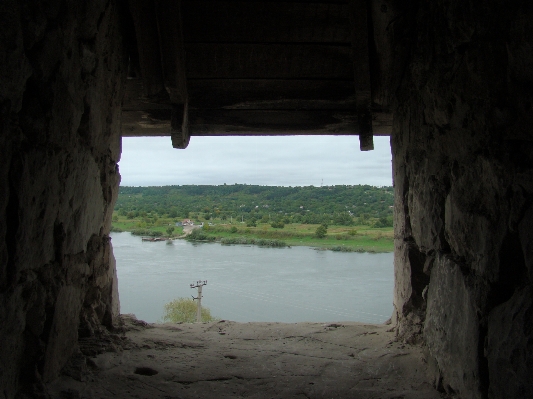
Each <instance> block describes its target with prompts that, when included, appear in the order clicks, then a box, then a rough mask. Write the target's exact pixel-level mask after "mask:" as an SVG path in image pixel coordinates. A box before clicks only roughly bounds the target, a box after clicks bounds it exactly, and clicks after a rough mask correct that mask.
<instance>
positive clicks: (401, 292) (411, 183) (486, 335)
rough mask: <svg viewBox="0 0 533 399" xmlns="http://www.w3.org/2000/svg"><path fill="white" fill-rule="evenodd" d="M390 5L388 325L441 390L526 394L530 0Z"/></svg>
mask: <svg viewBox="0 0 533 399" xmlns="http://www.w3.org/2000/svg"><path fill="white" fill-rule="evenodd" d="M398 3H400V2H398ZM396 12H397V15H398V18H397V19H396V20H395V21H394V22H393V24H392V25H393V26H392V29H393V32H394V40H396V42H397V47H396V48H397V51H398V52H399V53H401V56H400V57H397V58H396V62H397V64H396V67H397V69H396V70H397V73H398V74H399V75H401V77H400V78H399V79H398V80H399V81H400V83H399V86H398V89H397V92H396V105H395V113H394V118H395V122H394V134H393V137H392V139H391V143H392V151H393V167H394V172H393V173H394V185H395V201H396V204H395V223H396V224H395V229H396V231H395V234H396V237H395V245H396V253H395V276H396V287H395V296H394V307H395V319H396V322H397V323H398V334H399V336H400V337H401V338H402V339H404V340H406V341H417V340H419V341H424V342H425V343H426V345H427V350H428V353H429V359H430V363H431V365H432V367H433V370H434V377H435V386H436V387H437V388H438V389H440V390H443V391H446V392H448V393H455V394H457V395H458V396H459V397H464V398H483V397H489V398H503V397H505V398H525V397H533V386H532V385H533V384H532V383H531V379H530V376H531V375H533V319H532V316H533V301H532V299H533V298H532V292H533V252H532V246H533V244H532V238H533V237H532V236H533V231H532V226H533V134H532V133H531V126H532V125H533V107H532V104H533V52H532V47H533V7H532V5H531V3H530V2H529V3H528V2H522V1H511V2H503V1H500V2H498V1H495V2H490V4H489V3H487V2H482V1H472V0H470V1H464V0H447V1H420V2H417V3H412V4H409V5H406V4H400V5H398V6H397V9H396ZM402 60H405V62H403V61H402ZM400 61H402V63H400Z"/></svg>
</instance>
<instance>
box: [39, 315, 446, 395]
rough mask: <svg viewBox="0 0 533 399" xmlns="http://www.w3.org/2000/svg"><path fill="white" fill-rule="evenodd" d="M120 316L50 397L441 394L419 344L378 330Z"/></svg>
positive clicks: (356, 326)
mask: <svg viewBox="0 0 533 399" xmlns="http://www.w3.org/2000/svg"><path fill="white" fill-rule="evenodd" d="M123 320H124V332H125V336H124V335H123V336H116V337H115V338H114V340H115V341H118V342H115V343H113V342H112V341H113V340H111V341H108V346H107V349H105V348H104V347H105V346H106V344H105V342H98V343H96V342H93V343H92V344H91V343H87V344H86V345H85V346H84V344H83V342H82V344H81V346H82V350H83V351H84V353H85V354H88V353H89V354H90V353H91V351H93V353H94V356H89V357H88V358H86V357H84V356H81V355H80V357H79V358H78V362H77V364H76V361H73V362H71V365H70V366H69V367H67V368H66V369H65V370H64V374H63V375H62V376H61V377H60V378H59V379H57V380H56V381H54V382H53V383H51V384H49V385H48V387H47V388H48V390H49V394H50V395H51V397H53V398H74V399H79V398H94V399H96V398H99V399H107V398H115V399H116V398H151V399H154V398H161V399H163V398H164V399H178V398H179V399H186V398H257V399H260V398H302V399H310V398H313V399H314V398H317V399H318V398H388V399H400V398H401V399H410V398H420V399H422V398H424V399H432V398H442V396H441V395H440V394H439V393H438V392H437V391H436V390H434V388H433V387H432V386H431V384H430V383H429V382H428V378H427V376H426V372H425V369H426V365H425V361H424V356H423V354H422V350H421V348H419V347H416V346H407V345H404V344H402V343H399V342H396V341H395V339H394V332H392V331H390V326H386V325H365V324H360V323H352V322H349V323H342V324H321V323H295V324H284V323H235V322H228V321H219V322H213V323H201V324H147V323H145V322H142V321H139V320H137V319H135V317H134V316H131V315H126V316H124V317H123ZM91 345H93V346H91ZM95 345H96V346H95ZM103 348H104V349H103ZM98 352H100V353H99V354H97V353H98Z"/></svg>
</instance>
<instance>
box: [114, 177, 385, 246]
mask: <svg viewBox="0 0 533 399" xmlns="http://www.w3.org/2000/svg"><path fill="white" fill-rule="evenodd" d="M392 213H393V195H392V187H372V186H331V187H313V186H310V187H271V186H253V185H246V184H235V185H223V186H164V187H120V192H119V196H118V200H117V204H116V206H115V211H114V213H113V225H112V231H131V232H132V233H133V234H139V235H146V236H159V235H163V236H169V237H179V236H182V235H183V228H182V226H181V223H182V222H184V221H185V220H188V219H190V220H192V221H193V222H194V224H195V225H200V224H203V228H201V229H194V230H193V231H192V234H190V235H189V236H188V237H187V238H188V239H189V240H192V241H204V242H205V241H218V242H221V243H223V244H243V243H244V244H251V245H262V246H270V247H281V246H285V245H287V246H293V245H303V246H312V247H317V248H323V249H331V250H334V251H342V252H353V251H357V252H391V251H393V249H394V245H393V229H392V216H393V215H392Z"/></svg>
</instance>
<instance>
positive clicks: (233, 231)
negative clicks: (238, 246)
mask: <svg viewBox="0 0 533 399" xmlns="http://www.w3.org/2000/svg"><path fill="white" fill-rule="evenodd" d="M238 230H239V229H237V227H235V226H232V227H231V229H229V232H230V233H233V234H235V233H236V232H237V231H238Z"/></svg>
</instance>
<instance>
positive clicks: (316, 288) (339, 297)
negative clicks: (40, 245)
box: [111, 233, 394, 323]
mask: <svg viewBox="0 0 533 399" xmlns="http://www.w3.org/2000/svg"><path fill="white" fill-rule="evenodd" d="M111 237H112V243H113V251H114V254H115V258H116V260H117V273H118V280H119V295H120V304H121V313H134V314H135V315H136V316H137V317H138V318H139V319H142V320H145V321H147V322H157V321H162V318H163V312H164V309H163V306H164V304H165V303H167V302H170V301H171V300H173V299H175V298H178V297H191V295H194V296H196V293H197V292H196V289H191V288H190V287H189V284H190V283H193V282H195V281H197V280H207V286H205V287H204V289H203V298H202V304H204V305H205V306H207V307H209V308H210V309H211V314H212V315H214V316H216V317H218V318H222V319H226V320H234V321H239V322H249V321H280V322H289V323H290V322H304V321H319V322H334V321H361V322H372V323H382V322H384V321H385V320H387V319H388V318H389V317H390V315H391V313H392V291H393V278H394V277H393V254H392V253H385V254H369V253H362V254H361V253H339V252H332V251H318V250H315V249H313V248H309V247H292V248H260V247H257V246H243V245H231V246H225V245H221V244H217V243H200V244H193V243H190V242H187V241H184V240H175V241H173V242H172V244H170V245H169V244H168V243H166V242H142V241H141V239H140V238H139V237H135V236H132V235H131V234H130V233H111Z"/></svg>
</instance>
